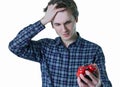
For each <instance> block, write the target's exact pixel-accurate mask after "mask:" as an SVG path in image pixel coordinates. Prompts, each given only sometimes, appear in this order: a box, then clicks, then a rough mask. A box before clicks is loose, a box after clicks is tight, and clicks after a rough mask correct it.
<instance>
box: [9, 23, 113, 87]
mask: <svg viewBox="0 0 120 87" xmlns="http://www.w3.org/2000/svg"><path fill="white" fill-rule="evenodd" d="M43 29H45V26H44V25H42V24H41V23H40V21H37V22H35V23H34V24H30V25H29V26H27V27H25V28H24V29H23V30H21V31H20V32H19V33H18V35H17V36H16V37H15V38H14V39H13V40H12V41H11V42H10V43H9V49H10V50H11V51H12V52H13V53H14V54H16V55H17V56H19V57H21V58H25V59H28V60H32V61H36V62H39V63H40V64H41V72H42V87H78V84H77V77H76V71H77V69H78V67H79V66H81V65H86V64H91V63H96V64H97V65H98V67H99V70H100V75H101V82H102V85H103V87H112V86H111V82H110V81H109V79H108V76H107V73H106V68H105V58H104V54H103V52H102V49H101V47H100V46H98V45H97V44H95V43H92V42H90V41H87V40H85V39H83V38H81V37H80V36H79V37H78V38H77V40H76V41H75V42H73V43H72V44H70V45H69V47H68V48H66V47H65V46H64V44H63V42H62V40H61V38H60V37H57V38H55V39H48V38H45V39H40V40H38V41H33V40H31V39H32V38H33V37H34V36H35V35H36V34H38V33H39V32H40V31H41V30H43Z"/></svg>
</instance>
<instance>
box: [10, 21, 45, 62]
mask: <svg viewBox="0 0 120 87" xmlns="http://www.w3.org/2000/svg"><path fill="white" fill-rule="evenodd" d="M44 28H45V26H44V25H43V24H41V22H40V21H37V22H36V23H34V24H31V25H29V26H27V27H25V28H24V29H23V30H21V31H20V32H19V33H18V35H17V36H16V37H15V38H14V39H13V40H12V41H11V42H10V43H9V49H10V50H11V51H12V52H13V53H14V54H16V55H17V56H19V57H23V58H26V59H29V60H33V61H40V59H38V57H37V56H38V55H39V56H40V54H39V53H38V52H40V48H41V45H40V42H38V41H32V40H31V39H32V38H33V37H34V36H35V35H36V34H38V33H39V32H40V31H41V30H43V29H44Z"/></svg>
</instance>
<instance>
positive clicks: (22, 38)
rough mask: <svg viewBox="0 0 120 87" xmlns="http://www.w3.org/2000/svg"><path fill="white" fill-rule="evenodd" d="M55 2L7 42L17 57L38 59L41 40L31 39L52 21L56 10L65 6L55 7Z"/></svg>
mask: <svg viewBox="0 0 120 87" xmlns="http://www.w3.org/2000/svg"><path fill="white" fill-rule="evenodd" d="M56 6H57V4H54V5H49V6H48V9H47V12H46V14H45V16H44V17H43V18H42V19H41V20H40V21H38V22H36V23H34V24H31V25H29V26H27V27H25V28H24V29H23V30H21V31H20V32H19V33H18V35H17V36H16V37H15V38H14V39H13V40H12V41H11V42H10V43H9V49H10V50H11V51H12V52H13V53H14V54H16V55H18V56H19V57H23V58H26V59H30V60H33V61H40V59H39V58H38V56H40V52H41V42H40V41H36V42H35V41H32V40H31V39H32V38H33V37H34V36H35V35H36V34H38V33H39V32H40V31H41V30H43V29H44V28H45V25H46V24H47V23H49V22H51V21H52V19H53V18H54V17H55V15H56V14H57V12H59V11H62V10H64V9H65V8H56Z"/></svg>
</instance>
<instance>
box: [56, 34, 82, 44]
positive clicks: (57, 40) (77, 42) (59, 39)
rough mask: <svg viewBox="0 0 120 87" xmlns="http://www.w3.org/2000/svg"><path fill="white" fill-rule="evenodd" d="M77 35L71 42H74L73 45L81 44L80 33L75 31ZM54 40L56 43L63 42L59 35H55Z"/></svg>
mask: <svg viewBox="0 0 120 87" xmlns="http://www.w3.org/2000/svg"><path fill="white" fill-rule="evenodd" d="M77 35H78V38H77V39H76V41H75V42H73V43H72V44H75V45H80V44H81V41H82V38H81V36H80V34H79V33H78V32H77ZM55 41H56V45H61V44H62V45H63V42H62V39H61V37H57V38H55Z"/></svg>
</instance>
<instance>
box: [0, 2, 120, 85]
mask: <svg viewBox="0 0 120 87" xmlns="http://www.w3.org/2000/svg"><path fill="white" fill-rule="evenodd" d="M48 1H49V0H0V87H41V72H40V65H39V63H36V62H32V61H29V60H25V59H21V58H18V57H17V56H15V55H14V54H12V53H11V52H10V51H9V50H8V44H9V42H10V41H11V40H12V39H13V38H14V37H15V36H16V35H17V33H18V32H19V31H20V30H21V29H23V28H24V27H25V26H27V25H29V24H31V23H34V22H36V21H38V20H40V19H41V18H42V17H43V15H44V12H43V8H44V7H45V6H46V5H47V2H48ZM75 1H76V3H77V5H78V9H79V12H80V15H79V23H78V24H77V30H78V31H79V33H80V35H81V36H82V37H83V38H85V39H87V40H90V41H92V42H95V43H97V44H99V45H100V46H101V47H102V48H103V51H104V54H105V57H106V67H107V73H108V77H109V79H110V80H111V82H112V84H113V87H120V80H119V78H120V70H119V66H120V62H119V58H120V53H119V52H120V51H119V50H120V39H119V37H120V32H119V31H118V30H119V29H120V1H119V0H75ZM44 37H50V38H55V37H56V33H55V32H54V30H53V29H51V26H50V24H48V25H47V26H46V29H45V30H44V31H42V32H41V33H39V34H38V35H37V36H36V37H34V38H33V39H35V40H38V39H40V38H44Z"/></svg>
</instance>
